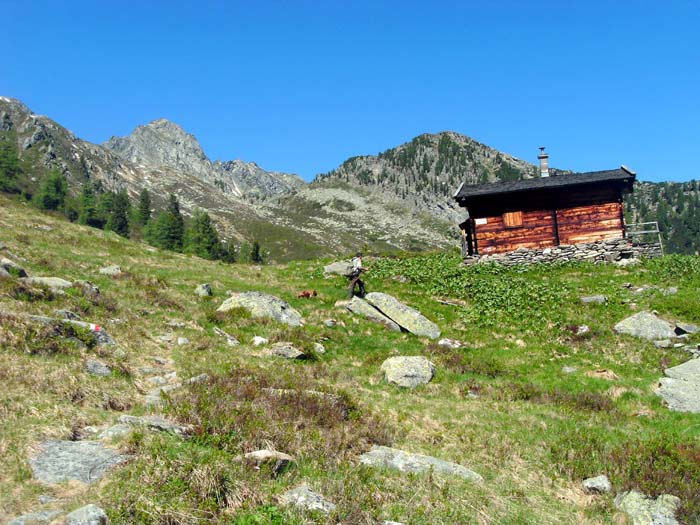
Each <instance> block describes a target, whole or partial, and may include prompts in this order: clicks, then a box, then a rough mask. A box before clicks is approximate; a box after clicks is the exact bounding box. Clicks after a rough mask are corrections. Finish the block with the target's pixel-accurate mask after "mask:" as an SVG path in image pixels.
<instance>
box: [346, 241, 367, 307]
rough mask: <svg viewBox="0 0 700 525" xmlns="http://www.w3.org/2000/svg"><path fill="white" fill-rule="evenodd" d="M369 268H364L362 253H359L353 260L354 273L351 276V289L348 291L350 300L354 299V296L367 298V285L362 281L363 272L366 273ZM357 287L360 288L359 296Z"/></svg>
mask: <svg viewBox="0 0 700 525" xmlns="http://www.w3.org/2000/svg"><path fill="white" fill-rule="evenodd" d="M366 271H367V268H364V267H363V266H362V252H357V253H356V254H355V257H353V258H352V273H351V274H350V288H349V289H348V299H352V298H353V296H354V295H357V296H358V297H364V296H365V283H364V282H362V279H360V275H361V274H362V272H366ZM355 286H357V287H358V292H357V294H356V293H355Z"/></svg>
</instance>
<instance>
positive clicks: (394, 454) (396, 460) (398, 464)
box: [360, 445, 484, 482]
mask: <svg viewBox="0 0 700 525" xmlns="http://www.w3.org/2000/svg"><path fill="white" fill-rule="evenodd" d="M360 463H362V464H363V465H369V466H371V467H379V468H390V469H395V470H398V471H400V472H407V473H408V472H412V473H419V472H428V471H430V470H433V471H435V472H440V473H442V474H449V475H452V476H457V477H460V478H463V479H466V480H468V481H476V482H481V481H483V480H484V479H483V478H482V477H481V476H480V475H479V474H477V473H476V472H474V471H472V470H469V469H468V468H466V467H463V466H462V465H458V464H456V463H451V462H449V461H444V460H442V459H437V458H434V457H432V456H424V455H422V454H411V453H410V452H405V451H403V450H399V449H396V448H390V447H380V446H377V445H375V446H373V447H372V449H371V450H370V451H369V452H366V453H365V454H362V455H361V456H360Z"/></svg>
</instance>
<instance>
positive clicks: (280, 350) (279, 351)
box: [270, 342, 308, 359]
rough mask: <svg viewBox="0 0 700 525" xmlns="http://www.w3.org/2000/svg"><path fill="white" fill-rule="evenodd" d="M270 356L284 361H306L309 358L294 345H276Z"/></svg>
mask: <svg viewBox="0 0 700 525" xmlns="http://www.w3.org/2000/svg"><path fill="white" fill-rule="evenodd" d="M270 355H271V356H273V357H282V358H284V359H306V358H308V356H307V355H306V354H305V353H304V352H302V351H301V350H299V349H298V348H296V347H295V346H294V345H293V344H292V343H284V342H283V343H275V344H273V345H272V347H271V348H270Z"/></svg>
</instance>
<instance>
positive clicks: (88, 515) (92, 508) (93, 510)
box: [66, 503, 108, 525]
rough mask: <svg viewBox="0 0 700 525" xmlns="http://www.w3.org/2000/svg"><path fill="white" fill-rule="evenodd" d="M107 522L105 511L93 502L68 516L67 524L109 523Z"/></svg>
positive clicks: (96, 524)
mask: <svg viewBox="0 0 700 525" xmlns="http://www.w3.org/2000/svg"><path fill="white" fill-rule="evenodd" d="M107 523H108V521H107V514H105V511H104V510H102V509H101V508H100V507H98V506H97V505H94V504H92V503H91V504H90V505H85V506H84V507H81V508H79V509H78V510H74V511H73V512H71V513H70V514H68V516H66V525H107Z"/></svg>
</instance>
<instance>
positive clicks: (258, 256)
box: [250, 241, 263, 264]
mask: <svg viewBox="0 0 700 525" xmlns="http://www.w3.org/2000/svg"><path fill="white" fill-rule="evenodd" d="M250 261H251V262H254V263H255V264H261V263H262V262H263V256H262V253H261V252H260V243H259V242H258V241H253V247H252V248H251V250H250Z"/></svg>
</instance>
